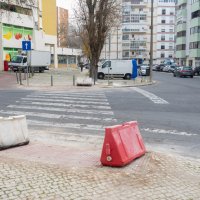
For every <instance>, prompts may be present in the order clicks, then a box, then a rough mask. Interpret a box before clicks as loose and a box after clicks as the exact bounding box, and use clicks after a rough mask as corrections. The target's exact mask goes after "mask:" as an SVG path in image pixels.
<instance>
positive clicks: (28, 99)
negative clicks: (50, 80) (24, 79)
mask: <svg viewBox="0 0 200 200" xmlns="http://www.w3.org/2000/svg"><path fill="white" fill-rule="evenodd" d="M21 99H22V100H26V101H42V102H61V103H80V104H94V105H96V104H97V105H109V103H108V102H91V101H74V100H67V99H63V100H62V99H57V97H56V98H48V99H44V98H42V99H41V98H37V97H32V98H21ZM16 102H17V101H16ZM18 102H19V101H18Z"/></svg>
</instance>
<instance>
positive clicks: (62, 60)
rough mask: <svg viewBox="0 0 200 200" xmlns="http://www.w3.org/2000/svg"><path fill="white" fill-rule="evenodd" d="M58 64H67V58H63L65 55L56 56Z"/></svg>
mask: <svg viewBox="0 0 200 200" xmlns="http://www.w3.org/2000/svg"><path fill="white" fill-rule="evenodd" d="M58 63H59V64H67V56H65V55H58Z"/></svg>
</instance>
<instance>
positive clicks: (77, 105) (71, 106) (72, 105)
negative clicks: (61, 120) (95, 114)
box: [20, 101, 111, 110]
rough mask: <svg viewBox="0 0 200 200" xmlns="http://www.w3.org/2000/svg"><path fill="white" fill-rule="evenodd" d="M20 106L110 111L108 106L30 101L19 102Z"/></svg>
mask: <svg viewBox="0 0 200 200" xmlns="http://www.w3.org/2000/svg"><path fill="white" fill-rule="evenodd" d="M20 102H21V103H22V104H26V105H29V104H31V105H40V106H43V105H45V106H55V107H65V108H66V107H67V108H68V107H69V108H76V107H78V108H88V109H90V108H92V109H104V110H111V107H110V106H96V105H79V104H65V103H48V102H35V101H34V102H30V101H20Z"/></svg>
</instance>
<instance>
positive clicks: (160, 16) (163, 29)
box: [149, 0, 175, 64]
mask: <svg viewBox="0 0 200 200" xmlns="http://www.w3.org/2000/svg"><path fill="white" fill-rule="evenodd" d="M149 5H150V3H149ZM154 36H155V37H154V40H155V41H154V45H155V48H154V60H155V62H156V63H157V64H160V63H162V62H163V61H164V60H167V59H170V60H174V58H175V0H157V1H154Z"/></svg>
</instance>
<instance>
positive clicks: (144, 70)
mask: <svg viewBox="0 0 200 200" xmlns="http://www.w3.org/2000/svg"><path fill="white" fill-rule="evenodd" d="M149 71H150V67H149V65H141V66H140V68H139V71H138V73H139V75H140V76H149Z"/></svg>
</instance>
